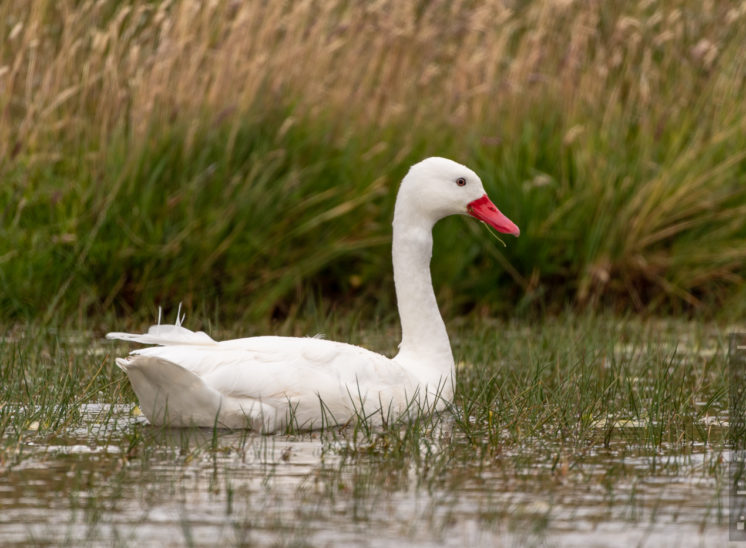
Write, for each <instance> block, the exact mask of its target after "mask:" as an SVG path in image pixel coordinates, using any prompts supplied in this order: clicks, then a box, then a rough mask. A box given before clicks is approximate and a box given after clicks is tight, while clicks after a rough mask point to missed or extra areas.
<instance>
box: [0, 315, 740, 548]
mask: <svg viewBox="0 0 746 548" xmlns="http://www.w3.org/2000/svg"><path fill="white" fill-rule="evenodd" d="M287 329H288V327H287V326H285V327H283V326H278V329H277V330H278V331H280V332H284V331H285V330H287ZM293 329H294V330H301V331H300V332H301V333H302V331H303V330H306V331H307V333H308V334H312V333H313V332H316V331H323V332H325V333H327V335H328V336H329V337H330V338H335V339H337V338H338V339H343V340H347V339H349V338H352V339H353V340H354V342H357V343H362V344H365V345H366V346H368V347H370V348H372V349H375V350H380V351H383V352H391V351H392V350H393V348H392V343H391V340H394V339H395V336H396V333H395V329H394V328H393V327H391V326H390V324H389V323H388V322H387V321H383V322H382V325H380V324H379V325H373V324H369V325H367V326H366V325H364V326H362V327H361V326H360V325H359V324H357V322H356V320H355V319H354V318H350V317H347V316H344V315H337V314H334V313H332V314H330V315H329V318H328V319H327V320H326V321H314V320H308V321H307V322H306V323H303V322H301V321H296V322H294V326H293ZM451 332H452V334H453V337H452V338H453V340H454V348H455V355H456V356H457V359H458V360H459V366H458V379H457V384H456V396H455V401H454V404H453V406H452V407H451V408H450V409H449V410H447V411H446V412H444V413H442V414H441V415H438V416H422V415H414V416H410V417H408V418H405V419H401V420H400V421H392V422H391V423H390V424H388V425H387V426H386V427H385V428H382V429H381V428H378V429H374V428H368V427H367V426H366V425H365V424H356V425H350V426H349V427H347V428H342V429H339V428H333V429H327V430H324V431H321V432H316V433H312V434H308V433H301V432H293V431H292V430H289V431H288V432H287V433H286V434H285V435H276V436H258V435H255V434H253V433H250V432H246V431H239V432H228V431H211V430H210V429H197V430H194V429H173V430H172V429H167V428H166V429H164V428H155V427H150V426H147V425H146V424H145V422H144V420H143V419H142V417H138V416H136V412H135V411H133V407H132V403H133V402H134V401H135V399H134V395H133V394H132V392H131V390H130V388H129V386H128V384H127V381H126V378H125V377H124V375H123V374H122V373H121V372H120V371H119V370H118V369H117V368H116V367H115V366H114V364H113V360H112V355H113V354H115V353H119V352H121V351H122V350H123V347H121V346H119V345H114V344H111V343H106V342H103V341H101V340H100V338H99V337H94V338H92V335H91V333H90V332H50V331H49V330H48V329H46V328H43V327H38V326H37V327H35V326H28V327H27V328H26V329H16V330H14V331H10V332H9V333H8V335H7V336H6V337H5V338H4V339H3V342H2V344H1V345H0V364H1V365H0V366H1V367H3V370H2V371H0V374H1V375H2V377H3V378H4V379H6V382H4V383H3V384H2V387H0V390H2V392H0V402H2V407H0V440H1V442H0V471H1V472H2V473H0V486H2V489H0V508H3V512H4V513H5V514H6V515H7V516H10V517H9V519H15V520H16V521H17V522H18V523H24V524H25V527H26V528H27V530H26V532H25V533H24V531H23V530H21V532H20V533H19V532H18V530H17V529H13V526H12V525H10V524H9V523H15V522H8V523H5V524H3V523H4V522H1V521H0V538H3V537H4V538H5V539H6V540H11V539H17V540H18V542H22V541H28V540H29V539H30V538H31V535H32V533H33V535H36V537H38V541H39V542H52V543H54V544H59V543H61V542H63V541H64V540H65V539H64V538H63V537H64V535H68V539H67V542H69V543H70V544H76V545H79V543H80V542H83V541H85V542H89V543H93V544H95V543H96V542H108V541H110V540H112V539H119V540H118V542H120V543H121V544H133V543H137V542H140V541H141V540H142V539H141V537H139V536H138V535H139V534H140V533H138V531H140V532H142V531H144V532H145V533H144V534H147V535H149V536H151V535H152V537H150V538H152V539H161V538H164V535H165V538H171V542H174V535H176V538H178V539H180V540H177V541H176V542H179V543H181V542H183V543H184V544H191V543H194V544H205V543H214V542H215V538H221V539H223V540H224V541H225V542H226V543H228V544H233V545H242V543H254V544H273V543H274V544H282V545H304V544H313V545H317V544H318V543H322V544H334V543H350V542H352V543H355V542H357V541H361V540H363V539H366V538H367V539H368V541H369V540H370V539H369V537H367V536H366V535H368V534H369V531H370V530H371V527H374V528H376V529H377V530H379V532H380V535H381V539H383V540H382V542H384V541H385V542H388V541H393V540H397V539H398V540H399V541H401V540H402V539H409V540H410V541H414V540H415V539H416V540H417V541H418V542H425V541H428V539H429V541H433V542H441V541H443V540H444V539H448V538H450V539H451V541H449V542H452V541H453V539H454V538H459V539H460V538H461V537H459V536H458V535H462V536H463V535H465V534H466V533H464V531H463V530H462V529H461V527H463V524H464V523H473V524H475V525H474V527H475V529H474V530H473V531H472V533H471V535H472V536H470V537H469V539H471V541H474V542H476V541H477V540H478V539H481V541H482V542H486V543H489V544H493V541H494V540H495V539H503V540H505V539H506V538H513V539H514V540H515V541H516V542H518V543H520V544H537V545H538V544H541V543H542V542H543V540H542V539H544V538H545V537H546V538H553V535H562V534H568V532H569V533H572V534H583V531H586V532H587V531H594V532H593V535H594V538H595V539H597V540H598V539H600V538H603V537H602V536H599V535H603V534H604V532H605V531H606V533H607V534H608V532H609V531H610V530H614V527H618V526H624V527H625V529H627V533H625V534H627V535H630V536H629V537H625V538H626V540H625V542H626V541H629V542H632V543H637V542H638V541H640V539H641V538H643V536H644V535H651V536H650V537H645V538H650V539H655V538H664V539H665V538H667V537H666V535H669V536H670V535H672V534H673V535H674V536H675V535H676V534H684V533H681V531H685V532H686V535H689V536H688V537H686V538H685V539H684V540H686V541H687V542H692V541H693V540H692V539H694V538H697V537H698V535H704V536H701V537H698V538H700V540H702V539H706V538H709V539H714V542H715V544H713V545H717V544H718V542H720V541H722V539H723V535H724V534H726V532H727V528H726V524H725V521H724V520H725V513H724V509H723V507H722V504H723V497H725V493H726V491H725V487H724V486H725V479H724V478H725V476H724V474H725V473H726V472H725V466H726V464H727V459H725V458H724V454H725V451H726V448H727V438H726V429H727V423H728V413H727V402H728V395H727V382H728V381H727V368H726V352H727V341H725V340H724V338H725V333H724V331H722V330H721V329H719V328H717V327H716V326H713V325H706V326H702V325H694V324H691V323H684V322H675V321H650V322H644V323H643V322H640V321H639V320H625V319H619V318H616V319H614V318H610V317H603V316H601V317H598V316H593V315H584V316H575V315H571V314H566V315H562V316H560V317H558V318H555V319H551V320H546V321H544V322H542V323H540V324H529V323H521V322H515V323H512V324H507V323H505V322H502V321H491V320H486V319H482V320H478V321H476V322H475V321H461V322H456V323H455V324H454V325H452V326H451ZM295 333H296V334H299V332H298V331H295ZM213 334H214V335H215V336H216V337H219V338H224V337H231V336H235V335H238V333H235V332H233V331H232V329H230V330H225V329H219V328H216V329H215V330H214V332H213ZM133 413H135V415H133ZM60 472H65V473H60ZM55 478H56V479H55ZM28 485H37V486H40V487H39V488H38V491H37V488H36V487H34V488H33V489H32V491H28V490H27V486H28ZM21 486H24V490H23V496H22V497H21V495H20V493H21V491H19V489H21ZM45 490H46V491H45ZM50 490H53V491H54V492H55V493H56V494H55V500H56V501H57V502H56V503H54V504H53V505H52V506H49V505H50V504H52V502H51V499H49V497H50V494H49V493H50ZM16 493H18V496H16ZM19 497H21V498H19ZM60 497H61V498H60ZM48 499H49V500H48ZM60 500H62V501H64V502H62V503H60V502H59V501H60ZM21 501H23V502H21ZM48 508H53V509H52V510H49V509H48ZM19 512H21V513H19ZM67 512H71V514H70V515H71V516H72V517H71V518H70V519H69V520H68V518H69V515H68V514H67ZM50 514H53V518H54V520H55V523H57V522H59V520H60V519H61V520H62V521H63V522H66V523H70V525H69V526H68V529H67V530H66V531H61V530H59V529H58V528H56V527H55V528H52V527H51V524H52V523H53V522H52V521H50V518H49V515H50ZM63 514H64V515H63ZM575 514H577V517H573V516H575ZM13 516H15V517H13ZM132 523H138V528H131V524H132ZM669 523H672V525H669ZM44 524H49V525H48V526H46V527H47V529H45V528H44V526H43V525H44ZM667 527H674V529H667ZM330 528H331V529H330ZM589 528H590V529H589ZM331 530H334V531H335V532H333V533H331V532H330V531H331ZM638 532H639V533H640V537H639V538H638V537H636V536H635V535H636V534H637V533H638ZM614 534H619V533H618V530H617V531H616V532H615V533H614ZM454 535H455V536H454ZM474 535H476V536H474ZM656 535H660V536H658V537H656ZM692 535H693V536H692ZM557 538H560V539H561V538H562V537H561V536H560V537H557ZM570 538H578V537H570ZM386 539H388V540H386ZM475 539H477V540H475ZM669 540H670V539H669ZM368 541H366V542H368ZM569 542H571V543H572V542H573V541H572V540H570V541H569ZM649 542H655V541H654V540H650V541H649ZM666 542H668V540H667V541H666ZM697 542H699V541H697ZM703 542H704V541H703ZM705 544H706V542H705Z"/></svg>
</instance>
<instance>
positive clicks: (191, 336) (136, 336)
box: [106, 324, 218, 367]
mask: <svg viewBox="0 0 746 548" xmlns="http://www.w3.org/2000/svg"><path fill="white" fill-rule="evenodd" d="M106 338H107V339H120V340H122V341H132V342H138V343H142V344H159V345H161V346H168V345H172V344H196V345H214V344H218V343H217V342H216V341H215V340H214V339H213V338H212V337H210V336H209V335H208V334H207V333H205V332H204V331H196V332H195V331H190V330H189V329H187V328H186V327H181V326H180V325H167V324H166V325H152V326H150V329H148V332H147V333H107V334H106ZM120 367H121V366H120Z"/></svg>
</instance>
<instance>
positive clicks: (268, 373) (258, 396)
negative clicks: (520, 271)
mask: <svg viewBox="0 0 746 548" xmlns="http://www.w3.org/2000/svg"><path fill="white" fill-rule="evenodd" d="M459 213H460V214H469V215H472V216H474V217H476V218H477V219H480V220H482V221H484V222H486V223H487V224H489V225H491V226H492V227H494V228H495V229H497V230H498V231H500V232H503V233H506V234H513V235H515V236H518V235H519V233H520V231H519V230H518V227H517V226H516V225H515V224H513V223H512V222H511V221H510V220H509V219H508V218H507V217H506V216H505V215H503V214H502V213H500V211H498V209H497V207H495V205H494V204H493V203H492V202H491V201H490V199H489V198H488V197H487V194H486V193H485V191H484V188H483V187H482V181H481V180H480V179H479V177H478V176H477V174H476V173H474V172H473V171H472V170H470V169H469V168H467V167H465V166H462V165H460V164H457V163H456V162H453V161H451V160H447V159H445V158H428V159H426V160H423V161H422V162H420V163H418V164H415V165H414V166H412V168H411V169H410V170H409V173H407V175H406V176H405V177H404V180H403V181H402V183H401V186H400V188H399V193H398V195H397V199H396V207H395V211H394V223H393V226H394V235H393V249H392V254H393V263H394V282H395V285H396V298H397V301H398V305H399V315H400V318H401V324H402V341H401V344H400V346H399V348H400V351H399V353H398V354H397V355H396V357H394V358H387V357H385V356H382V355H380V354H376V353H374V352H371V351H369V350H366V349H364V348H360V347H358V346H352V345H349V344H345V343H339V342H332V341H327V340H323V339H317V338H297V337H251V338H246V339H235V340H229V341H222V342H217V341H214V340H213V339H212V338H210V337H209V336H208V335H207V334H205V333H203V332H201V331H200V332H197V333H195V332H192V331H189V330H188V329H185V328H183V327H181V325H180V323H181V322H180V319H177V322H176V325H157V326H153V327H151V328H150V329H149V330H148V333H146V334H131V333H109V334H108V335H106V337H107V338H109V339H123V340H128V341H135V342H139V343H145V344H155V345H159V346H156V347H149V348H143V349H140V350H135V351H133V352H132V353H131V354H130V356H129V357H127V358H117V360H116V363H117V365H119V367H121V368H122V369H123V370H124V371H125V373H127V376H128V377H129V380H130V382H131V383H132V387H133V388H134V390H135V393H136V394H137V397H138V399H139V401H140V408H141V409H142V412H143V413H144V414H145V416H146V417H147V418H148V419H149V420H150V422H151V423H153V424H168V425H172V426H189V425H195V426H209V427H212V426H215V425H217V426H220V427H229V428H251V429H255V430H261V431H264V432H273V431H276V430H280V429H284V428H285V427H286V426H287V425H288V423H292V425H293V426H294V427H297V428H301V429H313V428H320V427H324V426H330V425H335V424H345V423H347V422H349V421H351V420H353V419H355V418H356V417H359V416H365V417H367V418H368V419H369V420H370V421H372V423H374V424H380V423H381V422H383V421H386V420H390V419H391V418H393V417H395V416H398V415H400V414H401V413H405V412H408V411H411V410H412V409H413V408H414V409H416V410H417V411H418V412H422V411H425V412H431V411H437V410H440V409H442V408H443V407H444V406H445V405H446V404H447V402H449V401H450V400H451V399H452V397H453V381H454V362H453V355H452V354H451V346H450V343H449V341H448V334H447V333H446V328H445V325H444V323H443V319H442V318H441V316H440V312H439V311H438V305H437V303H436V301H435V294H434V293H433V286H432V281H431V279H430V257H431V255H432V242H433V240H432V228H433V225H434V224H435V223H436V222H437V221H438V220H439V219H442V218H443V217H446V216H448V215H454V214H459Z"/></svg>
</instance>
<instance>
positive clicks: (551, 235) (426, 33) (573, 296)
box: [0, 0, 746, 321]
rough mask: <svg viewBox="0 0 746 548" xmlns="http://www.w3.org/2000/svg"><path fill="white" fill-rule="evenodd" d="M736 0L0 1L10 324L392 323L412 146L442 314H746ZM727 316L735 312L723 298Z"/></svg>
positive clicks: (0, 181)
mask: <svg viewBox="0 0 746 548" xmlns="http://www.w3.org/2000/svg"><path fill="white" fill-rule="evenodd" d="M744 44H746V2H740V3H739V2H714V1H710V2H699V1H694V0H670V1H665V2H663V1H661V2H654V1H649V0H634V1H632V2H591V1H579V0H576V1H572V0H555V1H517V0H516V1H513V2H511V1H489V2H473V1H464V2H459V1H450V2H445V1H443V2H439V1H436V2H395V1H380V2H372V3H367V4H365V5H364V6H361V5H359V4H357V3H351V2H347V1H343V0H329V1H324V2H313V1H299V2H235V1H220V0H217V1H211V2H190V1H186V2H152V1H150V2H146V1H142V0H131V1H129V2H115V1H105V0H102V1H73V0H61V1H51V0H39V1H36V2H27V1H25V0H6V1H4V2H2V3H1V4H0V231H1V232H0V319H2V320H10V321H15V320H27V319H34V318H46V319H47V320H52V319H60V318H76V317H77V318H86V317H90V316H94V317H96V316H100V315H102V314H107V313H109V312H110V311H115V312H116V313H121V314H126V315H129V317H130V318H132V319H133V321H138V319H141V318H142V317H143V316H148V317H151V316H152V314H153V310H154V308H155V306H157V305H158V304H164V305H175V304H176V303H177V302H179V301H184V302H185V303H186V305H187V307H191V308H194V307H203V308H204V309H206V310H208V311H215V310H217V309H218V308H219V310H220V315H221V317H223V318H226V319H247V320H252V321H266V320H269V319H272V318H284V317H288V316H289V315H293V314H296V313H298V310H301V309H303V307H307V306H309V305H311V306H313V305H314V303H316V302H320V301H322V300H323V302H326V303H333V304H332V305H331V306H338V307H353V306H354V307H355V308H356V309H357V310H370V311H378V312H380V313H383V314H389V313H392V312H393V311H394V310H395V302H394V298H393V288H392V276H391V261H390V253H389V245H390V221H391V216H392V211H393V202H394V199H395V193H396V189H397V186H398V182H399V180H400V179H401V177H402V176H403V175H404V174H405V173H406V170H407V168H408V166H409V165H410V164H412V163H414V162H416V161H418V160H420V159H422V158H423V157H426V156H430V155H440V156H447V157H451V158H453V159H455V160H457V161H460V162H462V163H465V164H468V165H469V166H471V167H473V168H474V169H475V170H476V171H477V172H478V173H480V175H481V176H482V178H483V181H484V183H485V187H486V189H487V191H488V192H489V193H490V195H491V196H492V198H493V200H494V201H495V202H496V203H497V204H498V206H499V207H500V208H501V209H502V210H503V211H504V212H505V213H506V214H507V215H508V216H509V217H510V218H511V219H513V220H514V221H515V222H516V223H517V224H518V225H519V226H520V227H521V230H522V234H521V238H520V239H519V240H513V239H510V240H509V241H507V244H508V245H507V247H502V246H501V245H500V244H498V243H496V242H495V241H494V240H493V239H492V238H490V237H488V235H487V234H486V233H485V232H484V229H483V228H482V227H481V226H480V225H479V224H477V223H475V222H473V221H469V220H468V219H464V220H458V219H450V220H447V221H444V222H443V223H441V224H440V225H439V226H438V227H437V228H436V232H437V234H436V246H435V256H434V259H433V277H434V279H435V283H436V290H437V291H438V293H439V299H440V302H441V303H442V307H443V308H446V309H449V310H448V312H449V313H456V312H463V311H467V310H470V309H472V308H474V307H476V308H478V310H479V311H480V312H482V313H510V314H515V313H518V314H531V313H534V312H537V311H542V312H546V311H552V310H561V309H564V308H566V307H567V306H572V307H578V308H587V309H598V308H611V309H613V310H615V311H620V312H624V311H628V310H634V311H646V312H655V313H681V312H686V313H695V314H706V315H708V316H711V315H715V316H717V315H719V314H723V313H727V314H738V313H743V312H744V311H746V305H745V304H744V303H745V302H746V289H745V288H744V276H745V275H746V177H745V176H746V116H745V115H746V100H745V99H746V95H745V94H744V91H746V65H745V63H746V56H744V53H743V51H744V50H743V48H744ZM723 311H727V312H723Z"/></svg>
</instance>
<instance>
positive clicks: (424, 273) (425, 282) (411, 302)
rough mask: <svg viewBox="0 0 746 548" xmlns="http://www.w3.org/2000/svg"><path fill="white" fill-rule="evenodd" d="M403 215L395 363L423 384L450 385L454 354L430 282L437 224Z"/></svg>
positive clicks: (397, 255) (397, 226)
mask: <svg viewBox="0 0 746 548" xmlns="http://www.w3.org/2000/svg"><path fill="white" fill-rule="evenodd" d="M397 205H399V204H397ZM401 213H402V212H401V211H399V208H398V207H397V212H396V214H395V216H394V238H393V248H392V255H393V262H394V283H395V285H396V299H397V301H398V305H399V316H400V318H401V326H402V341H401V345H400V347H399V354H398V355H397V356H396V358H395V359H396V360H397V361H400V362H401V363H402V364H404V365H405V366H406V367H407V368H408V369H409V370H410V371H411V372H412V373H414V374H415V375H417V376H419V377H421V378H423V380H424V378H428V379H430V380H432V379H435V382H439V381H438V379H439V380H440V381H441V382H450V379H451V378H452V376H453V373H454V363H453V354H452V353H451V344H450V342H449V340H448V333H446V326H445V324H444V323H443V318H442V317H441V316H440V311H439V310H438V303H437V302H436V301H435V293H434V291H433V283H432V280H431V278H430V258H431V256H432V251H433V233H432V228H433V224H434V221H431V220H428V219H423V218H418V217H417V216H413V217H410V216H406V215H402V214H401Z"/></svg>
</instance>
